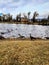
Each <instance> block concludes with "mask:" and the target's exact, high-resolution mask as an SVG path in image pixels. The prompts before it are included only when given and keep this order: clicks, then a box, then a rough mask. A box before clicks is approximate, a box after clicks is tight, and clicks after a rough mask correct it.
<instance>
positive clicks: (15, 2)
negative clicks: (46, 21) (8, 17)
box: [0, 0, 49, 17]
mask: <svg viewBox="0 0 49 65" xmlns="http://www.w3.org/2000/svg"><path fill="white" fill-rule="evenodd" d="M34 11H37V12H38V13H39V17H46V16H47V15H49V0H0V13H6V14H7V13H10V14H12V15H13V16H14V17H15V16H16V15H17V14H19V13H26V14H27V13H28V12H31V16H32V15H33V13H34Z"/></svg>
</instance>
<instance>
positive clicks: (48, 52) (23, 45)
mask: <svg viewBox="0 0 49 65" xmlns="http://www.w3.org/2000/svg"><path fill="white" fill-rule="evenodd" d="M0 65H49V40H48V41H47V40H36V41H30V40H17V41H16V40H3V41H1V40H0Z"/></svg>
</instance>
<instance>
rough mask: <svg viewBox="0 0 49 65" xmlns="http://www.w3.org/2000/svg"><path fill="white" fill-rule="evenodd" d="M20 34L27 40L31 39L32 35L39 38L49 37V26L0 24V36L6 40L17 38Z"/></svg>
mask: <svg viewBox="0 0 49 65" xmlns="http://www.w3.org/2000/svg"><path fill="white" fill-rule="evenodd" d="M3 33H4V34H3ZM19 34H20V35H22V36H25V37H26V38H29V37H30V34H31V35H32V36H33V37H39V38H45V37H49V26H42V25H27V24H4V23H0V35H2V36H4V37H5V38H17V37H19Z"/></svg>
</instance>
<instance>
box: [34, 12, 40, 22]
mask: <svg viewBox="0 0 49 65" xmlns="http://www.w3.org/2000/svg"><path fill="white" fill-rule="evenodd" d="M38 15H39V14H38V13H37V12H36V11H35V12H34V14H33V22H35V19H36V17H37V16H38Z"/></svg>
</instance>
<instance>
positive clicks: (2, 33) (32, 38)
mask: <svg viewBox="0 0 49 65" xmlns="http://www.w3.org/2000/svg"><path fill="white" fill-rule="evenodd" d="M11 31H13V30H11ZM11 31H10V30H8V32H9V33H10V32H11ZM8 32H1V35H0V40H3V39H5V37H4V36H3V35H4V34H6V33H8ZM18 35H19V37H18V38H20V39H25V36H23V35H21V34H18ZM30 39H31V40H36V39H41V38H39V37H37V38H36V37H33V36H32V35H31V34H30ZM45 39H49V37H45Z"/></svg>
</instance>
